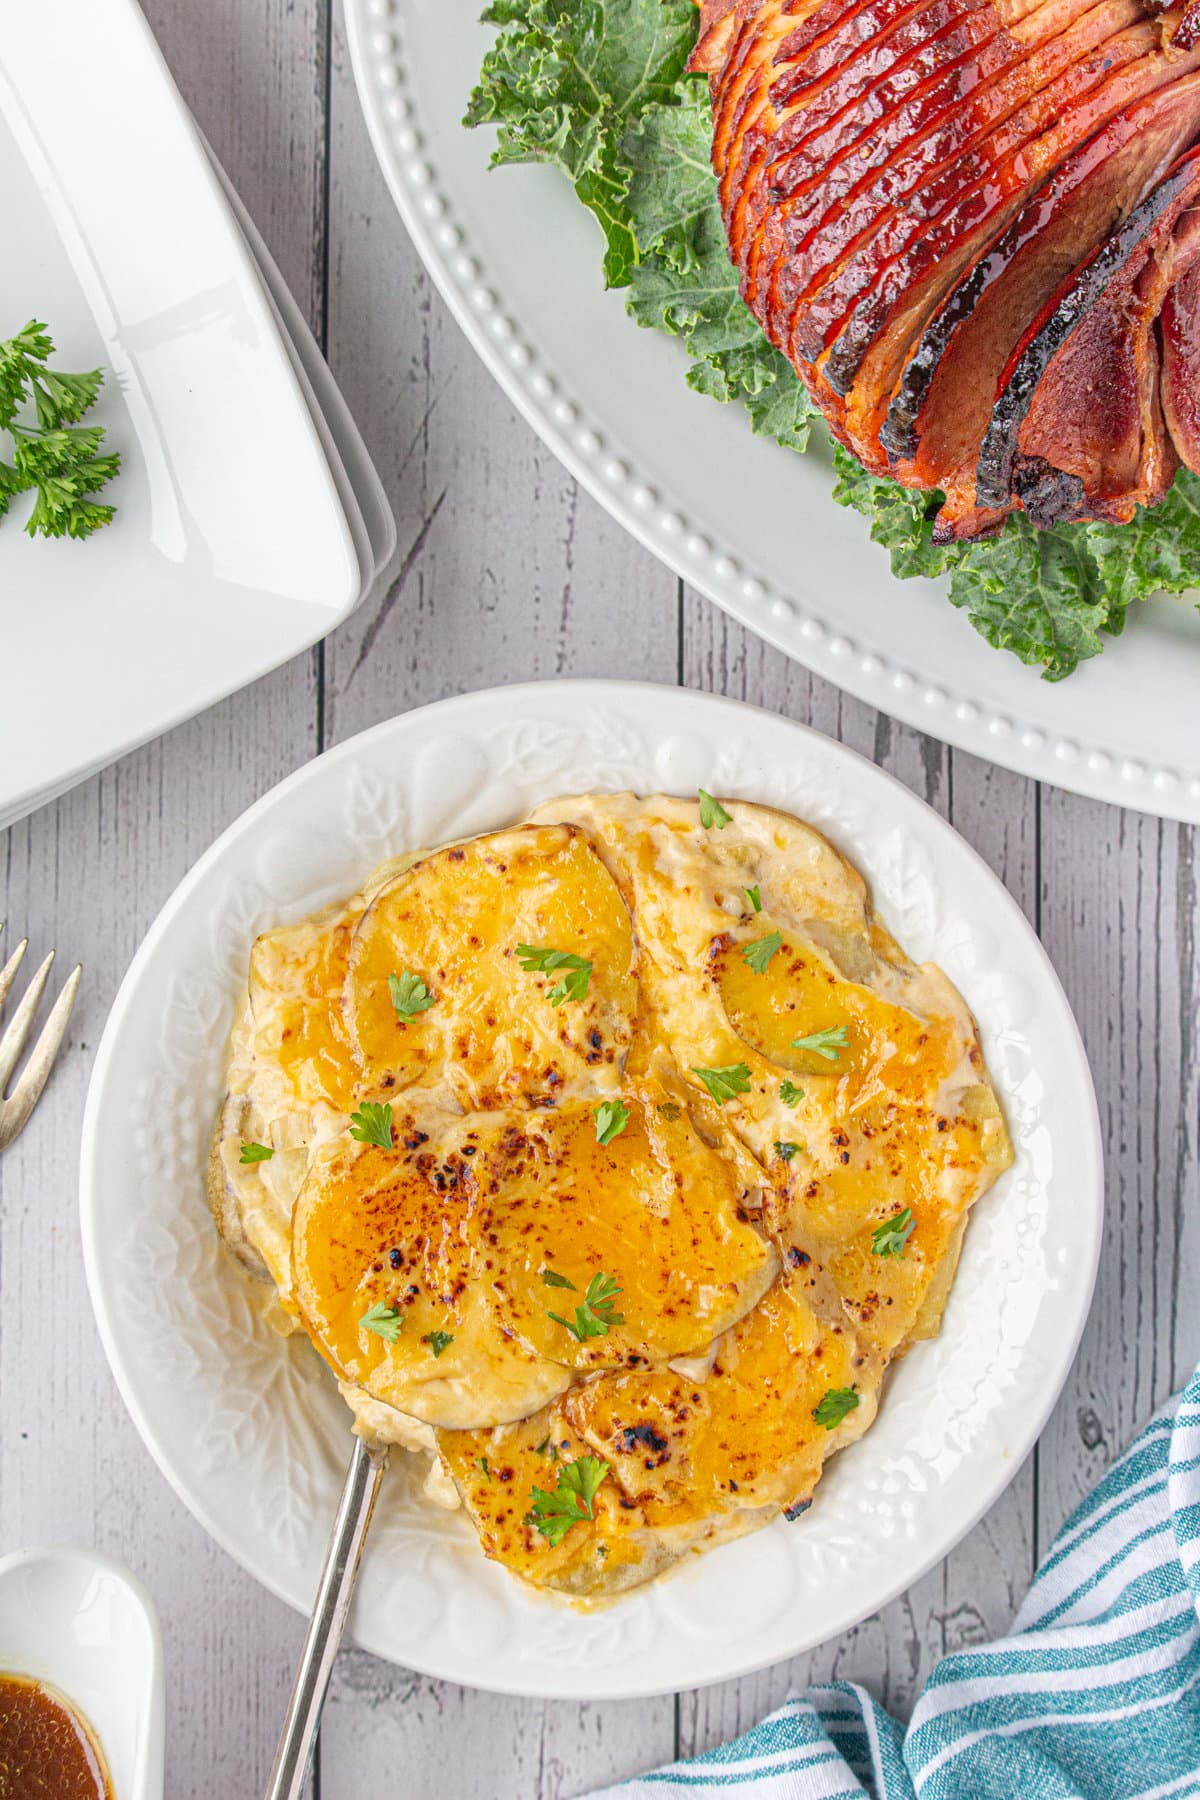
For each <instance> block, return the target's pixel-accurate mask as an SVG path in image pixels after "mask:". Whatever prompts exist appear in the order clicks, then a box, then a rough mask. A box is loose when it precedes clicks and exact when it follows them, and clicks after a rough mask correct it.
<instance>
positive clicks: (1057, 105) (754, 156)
mask: <svg viewBox="0 0 1200 1800" xmlns="http://www.w3.org/2000/svg"><path fill="white" fill-rule="evenodd" d="M697 4H698V5H699V10H700V28H699V34H698V38H697V43H696V48H695V52H694V55H693V57H692V63H691V66H692V69H693V70H694V71H697V72H701V73H704V74H706V75H707V76H708V79H709V86H710V91H711V95H712V110H713V168H714V170H715V172H716V175H717V179H718V183H719V191H720V199H721V207H722V213H723V216H724V220H725V228H726V234H727V237H728V242H729V252H730V256H731V259H732V260H733V262H734V264H735V266H736V268H737V269H738V272H739V275H740V278H741V288H742V294H743V297H744V298H745V300H746V303H747V305H748V306H749V307H750V309H751V310H752V312H753V313H754V315H755V317H756V318H757V319H758V321H759V323H760V325H761V326H762V328H763V330H764V332H765V333H766V335H767V337H768V338H769V339H770V341H771V343H772V344H774V345H775V346H776V348H777V349H779V350H781V351H782V352H783V353H784V354H785V355H786V356H787V357H788V358H789V359H790V360H791V362H792V364H793V366H794V367H795V369H796V370H797V372H798V374H799V375H800V377H801V379H802V380H803V381H804V383H805V385H806V386H807V388H808V390H809V392H810V394H811V395H812V397H813V399H814V401H815V402H816V404H817V405H818V406H819V407H820V409H821V411H822V412H823V414H824V416H825V418H826V420H827V422H828V424H829V427H830V429H831V430H832V432H833V433H834V435H835V436H836V437H837V438H838V439H839V440H840V441H841V442H842V443H843V444H844V445H845V446H846V448H847V449H848V450H850V451H851V452H852V453H853V454H854V455H855V456H856V457H857V458H858V459H859V461H860V462H862V463H863V465H864V466H865V467H866V468H867V469H869V470H870V471H871V472H872V473H874V474H879V475H890V476H892V477H893V478H894V479H896V480H899V481H901V482H903V483H904V484H905V485H906V486H909V487H916V488H927V489H928V488H941V489H942V490H943V492H944V494H945V496H946V498H945V502H944V504H943V506H942V509H941V511H940V513H939V515H938V520H937V526H936V530H937V535H938V537H939V538H940V539H942V540H943V541H945V540H949V539H952V538H971V537H977V536H980V535H985V534H987V533H989V532H992V531H994V530H996V529H997V528H998V526H999V524H1000V523H1001V521H1002V520H1003V519H1004V517H1005V516H1006V514H1008V513H1010V512H1012V511H1014V510H1018V509H1019V510H1023V511H1024V512H1026V513H1027V514H1028V516H1029V517H1030V519H1031V520H1032V521H1033V523H1034V524H1036V525H1039V526H1048V525H1052V524H1055V523H1057V522H1058V521H1060V520H1068V519H1072V520H1073V519H1105V520H1110V521H1124V520H1127V519H1129V518H1131V517H1132V516H1133V512H1134V509H1135V507H1136V506H1137V505H1139V504H1142V505H1153V504H1154V503H1155V502H1156V501H1158V500H1161V499H1162V497H1163V495H1164V494H1165V493H1166V491H1167V488H1168V487H1169V486H1170V483H1171V480H1172V478H1173V476H1174V474H1175V472H1176V470H1177V468H1178V467H1179V465H1180V463H1181V462H1182V463H1184V464H1186V465H1187V466H1188V467H1189V468H1192V469H1195V470H1196V471H1197V472H1198V473H1200V385H1198V384H1200V351H1198V350H1197V348H1196V346H1197V344H1198V343H1200V322H1197V308H1198V307H1200V230H1198V228H1197V226H1196V225H1195V223H1193V221H1195V220H1196V219H1197V218H1200V198H1198V196H1200V167H1198V164H1197V158H1196V155H1195V153H1194V152H1195V147H1196V145H1197V142H1198V140H1200V25H1198V23H1197V21H1198V19H1200V0H1184V3H1182V4H1177V5H1175V6H1172V7H1169V8H1166V9H1162V8H1160V7H1158V6H1157V5H1155V4H1154V3H1153V0H697Z"/></svg>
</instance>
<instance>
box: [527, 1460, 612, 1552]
mask: <svg viewBox="0 0 1200 1800" xmlns="http://www.w3.org/2000/svg"><path fill="white" fill-rule="evenodd" d="M608 1469H609V1465H608V1464H607V1463H606V1462H602V1461H601V1460H600V1458H599V1457H597V1456H577V1457H576V1458H575V1460H574V1462H569V1463H562V1464H561V1465H560V1466H559V1471H558V1486H557V1487H556V1488H555V1490H554V1492H553V1493H552V1494H548V1493H547V1492H546V1491H545V1489H544V1488H540V1487H535V1488H534V1490H533V1504H532V1506H531V1507H530V1509H529V1511H528V1513H526V1515H525V1523H526V1524H527V1525H532V1526H533V1528H534V1530H535V1531H537V1532H540V1533H541V1535H542V1537H544V1538H545V1539H546V1542H547V1543H548V1544H549V1545H550V1548H551V1549H552V1550H557V1549H558V1546H559V1545H560V1544H561V1543H562V1541H563V1539H564V1538H565V1537H566V1535H567V1533H568V1531H570V1529H571V1527H572V1525H583V1524H585V1523H586V1522H587V1521H588V1520H589V1519H594V1518H595V1516H596V1513H595V1501H596V1494H597V1491H598V1490H599V1487H600V1483H601V1482H602V1481H603V1480H604V1477H605V1476H606V1475H607V1474H608Z"/></svg>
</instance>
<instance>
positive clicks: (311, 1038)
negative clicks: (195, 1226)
mask: <svg viewBox="0 0 1200 1800" xmlns="http://www.w3.org/2000/svg"><path fill="white" fill-rule="evenodd" d="M364 904H365V903H364V901H363V899H362V898H361V896H356V897H355V898H354V899H352V900H349V901H347V902H345V903H342V904H339V905H336V906H330V907H326V908H325V909H324V910H323V911H322V912H319V913H317V914H315V915H314V916H313V917H312V918H309V919H304V920H302V921H301V923H300V924H298V925H286V926H282V927H280V928H279V929H277V930H275V931H268V932H264V933H263V935H262V936H261V937H260V938H258V939H257V940H256V942H255V944H254V946H253V948H252V950H251V952H250V968H249V979H248V987H247V992H246V994H245V996H244V998H243V1002H242V1005H241V1007H240V1009H239V1012H238V1018H237V1022H236V1024H235V1025H234V1029H233V1034H232V1037H231V1039H230V1046H229V1061H228V1067H227V1073H226V1082H227V1093H226V1096H225V1100H224V1102H223V1103H222V1107H221V1111H220V1114H219V1116H218V1119H217V1126H216V1131H215V1134H214V1137H213V1143H212V1150H211V1153H210V1158H209V1170H208V1198H209V1205H210V1207H211V1209H212V1213H213V1217H214V1219H215V1221H216V1224H217V1228H218V1230H219V1231H220V1233H221V1236H222V1238H223V1239H224V1240H225V1242H226V1243H227V1244H228V1245H229V1247H230V1249H231V1250H233V1252H234V1253H235V1255H237V1256H238V1257H239V1259H240V1260H241V1261H242V1262H243V1263H244V1264H245V1265H246V1266H247V1267H248V1268H250V1269H251V1270H252V1271H253V1272H254V1273H256V1274H259V1275H261V1274H262V1273H264V1272H265V1273H266V1274H267V1275H268V1276H269V1277H270V1279H271V1280H272V1281H273V1282H274V1283H275V1286H276V1288H277V1289H278V1291H279V1298H280V1302H281V1304H282V1306H283V1308H284V1310H285V1312H287V1313H289V1314H290V1313H292V1311H293V1308H292V1300H291V1286H292V1254H291V1224H292V1207H293V1204H294V1203H295V1198H296V1194H297V1192H298V1191H299V1188H300V1184H301V1182H302V1181H303V1179H304V1170H305V1167H306V1165H307V1161H308V1157H307V1146H308V1145H309V1144H310V1143H311V1142H312V1141H313V1140H314V1139H316V1138H319V1137H321V1136H328V1135H329V1134H330V1133H332V1132H337V1131H341V1130H343V1129H344V1128H345V1122H346V1117H347V1115H348V1114H349V1112H350V1110H351V1108H352V1107H353V1105H354V1091H355V1084H356V1082H357V1079H358V1069H357V1064H356V1061H355V1058H354V1054H353V1051H352V1048H351V1045H350V1039H349V1037H348V1035H347V1032H346V1028H345V1024H344V1022H343V1018H342V1003H341V990H342V986H343V984H344V982H345V979H346V970H347V967H348V965H349V956H350V940H351V936H352V934H353V931H354V928H355V925H356V924H357V922H358V919H359V916H360V915H361V912H362V909H363V905H364ZM243 1143H261V1144H264V1145H266V1146H267V1147H268V1148H269V1149H271V1150H272V1151H273V1152H274V1154H273V1155H272V1156H271V1158H270V1160H269V1161H267V1162H259V1163H253V1164H244V1163H242V1161H241V1146H242V1144H243Z"/></svg>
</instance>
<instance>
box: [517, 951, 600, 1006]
mask: <svg viewBox="0 0 1200 1800" xmlns="http://www.w3.org/2000/svg"><path fill="white" fill-rule="evenodd" d="M517 961H518V962H519V963H520V965H521V967H522V969H524V971H525V973H526V974H527V975H555V974H557V973H558V971H559V970H560V969H564V970H565V971H566V973H565V974H564V975H563V978H562V980H561V981H560V982H559V983H558V984H557V986H556V987H552V988H551V989H550V990H549V1000H550V1004H551V1006H561V1005H562V1003H563V1001H564V1000H586V999H587V991H588V982H589V981H590V980H591V975H592V965H591V963H590V962H588V961H587V959H586V958H585V957H582V956H576V955H574V953H573V952H572V951H570V950H550V949H548V948H547V947H546V946H545V945H542V944H518V945H517Z"/></svg>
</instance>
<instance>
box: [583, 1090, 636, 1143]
mask: <svg viewBox="0 0 1200 1800" xmlns="http://www.w3.org/2000/svg"><path fill="white" fill-rule="evenodd" d="M592 1110H593V1112H594V1114H595V1118H596V1142H597V1143H598V1144H611V1143H612V1141H613V1139H614V1138H615V1137H620V1135H621V1133H622V1132H623V1131H624V1129H625V1127H626V1126H627V1125H628V1123H629V1108H628V1107H627V1106H626V1105H625V1102H624V1101H623V1100H601V1102H600V1104H599V1106H596V1107H594V1108H593V1109H592Z"/></svg>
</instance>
